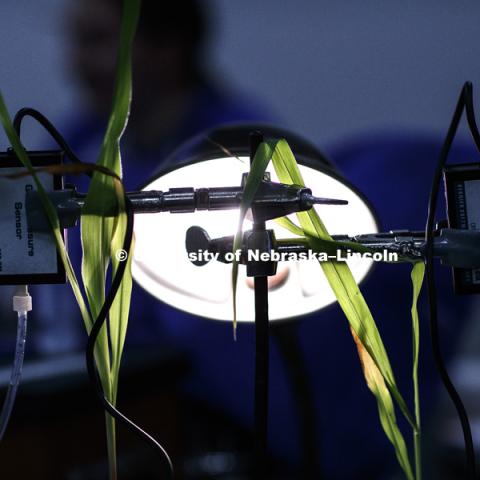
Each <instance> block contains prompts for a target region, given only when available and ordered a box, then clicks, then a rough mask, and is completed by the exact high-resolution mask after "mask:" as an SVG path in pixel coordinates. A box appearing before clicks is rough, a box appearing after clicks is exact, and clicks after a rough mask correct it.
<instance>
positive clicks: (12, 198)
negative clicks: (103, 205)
mask: <svg viewBox="0 0 480 480" xmlns="http://www.w3.org/2000/svg"><path fill="white" fill-rule="evenodd" d="M27 154H28V157H29V158H30V161H31V162H32V165H33V166H34V167H41V166H47V165H58V164H60V163H62V159H63V152H59V151H42V152H27ZM24 172H26V169H25V167H24V166H23V165H22V163H21V162H20V160H19V159H18V158H17V156H16V155H15V153H14V152H13V150H10V149H9V150H8V151H7V152H5V153H0V198H1V202H0V285H23V284H25V285H28V284H38V283H65V281H66V279H65V270H64V268H63V264H62V261H61V259H60V256H59V255H58V252H57V247H56V243H55V238H54V236H53V233H52V232H50V231H49V232H32V231H30V230H29V228H28V225H27V212H26V207H25V195H26V192H28V191H29V190H36V186H35V182H34V181H33V178H32V177H31V176H30V175H26V176H20V177H17V178H15V179H9V178H6V177H5V176H6V175H12V174H21V173H24ZM38 176H39V179H40V181H41V182H42V184H43V186H44V187H45V190H46V191H47V192H49V191H53V190H59V189H61V188H62V186H63V181H62V177H61V176H60V175H51V174H49V173H46V172H41V173H39V174H38Z"/></svg>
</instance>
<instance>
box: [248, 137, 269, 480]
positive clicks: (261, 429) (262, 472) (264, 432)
mask: <svg viewBox="0 0 480 480" xmlns="http://www.w3.org/2000/svg"><path fill="white" fill-rule="evenodd" d="M262 142H263V135H262V134H261V133H260V132H252V133H251V134H250V162H251V163H253V159H254V157H255V153H256V151H257V148H258V146H259V145H260V144H261V143H262ZM253 216H254V219H255V211H254V212H253ZM253 230H256V231H260V232H261V231H265V222H263V221H258V220H257V221H254V224H253ZM254 292H255V404H254V422H255V424H254V436H255V440H254V442H255V478H256V479H257V480H267V479H268V368H269V365H268V363H269V362H268V360H269V348H268V347H269V344H268V343H269V335H268V327H269V324H268V276H263V275H261V276H255V277H254Z"/></svg>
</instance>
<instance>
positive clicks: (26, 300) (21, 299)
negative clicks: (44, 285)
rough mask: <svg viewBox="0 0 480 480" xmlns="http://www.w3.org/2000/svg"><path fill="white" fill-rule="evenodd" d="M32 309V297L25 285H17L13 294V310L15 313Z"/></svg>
mask: <svg viewBox="0 0 480 480" xmlns="http://www.w3.org/2000/svg"><path fill="white" fill-rule="evenodd" d="M31 310H32V297H31V296H30V294H29V293H28V286H27V285H17V286H16V287H15V292H14V294H13V311H14V312H17V313H23V312H30V311H31Z"/></svg>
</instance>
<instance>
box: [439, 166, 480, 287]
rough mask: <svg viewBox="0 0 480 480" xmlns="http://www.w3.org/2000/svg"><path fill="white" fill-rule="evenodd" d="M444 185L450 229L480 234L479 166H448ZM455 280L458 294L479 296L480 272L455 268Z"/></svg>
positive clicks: (479, 270) (473, 269) (476, 269)
mask: <svg viewBox="0 0 480 480" xmlns="http://www.w3.org/2000/svg"><path fill="white" fill-rule="evenodd" d="M444 182H445V192H446V197H447V216H448V225H449V227H450V228H458V229H461V230H480V164H479V163H468V164H458V165H449V166H447V167H445V169H444ZM478 248H480V245H479V246H478ZM453 280H454V286H455V293H460V294H463V293H480V269H479V268H454V269H453Z"/></svg>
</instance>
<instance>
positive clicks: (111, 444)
mask: <svg viewBox="0 0 480 480" xmlns="http://www.w3.org/2000/svg"><path fill="white" fill-rule="evenodd" d="M105 426H106V428H107V451H108V470H109V474H110V480H117V448H116V435H115V419H114V418H113V417H111V416H110V414H109V413H105Z"/></svg>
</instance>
